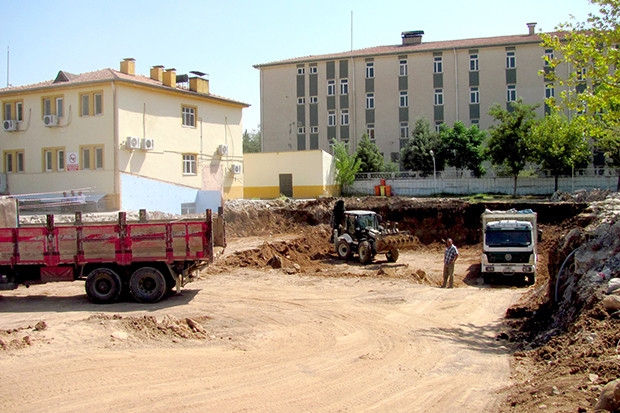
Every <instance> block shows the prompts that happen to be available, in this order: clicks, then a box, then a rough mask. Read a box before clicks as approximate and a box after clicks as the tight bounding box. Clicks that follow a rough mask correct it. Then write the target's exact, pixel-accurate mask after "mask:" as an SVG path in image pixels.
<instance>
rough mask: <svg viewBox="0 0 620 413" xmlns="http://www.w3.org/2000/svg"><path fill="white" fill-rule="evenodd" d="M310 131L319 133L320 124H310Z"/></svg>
mask: <svg viewBox="0 0 620 413" xmlns="http://www.w3.org/2000/svg"><path fill="white" fill-rule="evenodd" d="M310 133H319V127H318V126H310Z"/></svg>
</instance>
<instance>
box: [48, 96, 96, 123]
mask: <svg viewBox="0 0 620 413" xmlns="http://www.w3.org/2000/svg"><path fill="white" fill-rule="evenodd" d="M86 107H87V108H88V107H89V105H88V103H87V104H86ZM43 115H44V116H45V115H56V116H57V117H59V118H60V117H62V116H63V115H64V104H63V98H62V97H60V96H55V97H45V98H43ZM84 116H88V115H84Z"/></svg>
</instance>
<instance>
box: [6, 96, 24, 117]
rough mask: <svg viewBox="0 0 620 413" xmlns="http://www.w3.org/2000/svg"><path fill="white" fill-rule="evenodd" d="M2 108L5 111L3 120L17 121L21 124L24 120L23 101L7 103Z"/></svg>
mask: <svg viewBox="0 0 620 413" xmlns="http://www.w3.org/2000/svg"><path fill="white" fill-rule="evenodd" d="M2 107H3V109H4V113H3V120H16V121H19V122H21V121H23V120H24V102H23V101H21V100H16V101H13V102H5V103H4V105H2Z"/></svg>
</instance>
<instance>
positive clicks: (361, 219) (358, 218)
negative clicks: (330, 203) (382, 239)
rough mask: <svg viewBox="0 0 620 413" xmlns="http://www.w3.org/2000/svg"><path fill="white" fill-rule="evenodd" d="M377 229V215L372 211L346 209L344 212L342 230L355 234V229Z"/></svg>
mask: <svg viewBox="0 0 620 413" xmlns="http://www.w3.org/2000/svg"><path fill="white" fill-rule="evenodd" d="M357 228H359V230H364V229H374V230H378V229H379V215H378V214H377V213H376V212H373V211H346V212H345V214H344V232H346V233H348V234H349V235H351V236H355V231H356V229H357Z"/></svg>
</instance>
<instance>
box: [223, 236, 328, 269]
mask: <svg viewBox="0 0 620 413" xmlns="http://www.w3.org/2000/svg"><path fill="white" fill-rule="evenodd" d="M329 234H330V229H329V226H327V225H319V226H316V227H310V228H308V229H307V230H306V231H304V234H303V235H301V236H300V237H299V238H295V239H292V240H290V241H279V242H274V243H269V242H264V243H263V244H262V245H261V246H260V247H258V248H252V249H248V250H243V251H238V252H235V253H234V254H232V255H229V256H227V257H226V258H224V260H223V262H218V265H220V266H222V265H223V266H230V267H248V266H251V267H267V266H270V267H272V268H296V271H303V272H305V271H307V270H308V269H309V268H310V267H312V266H313V265H314V261H315V260H317V259H320V258H324V257H325V256H327V255H328V254H329V253H330V250H331V244H330V243H329Z"/></svg>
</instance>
